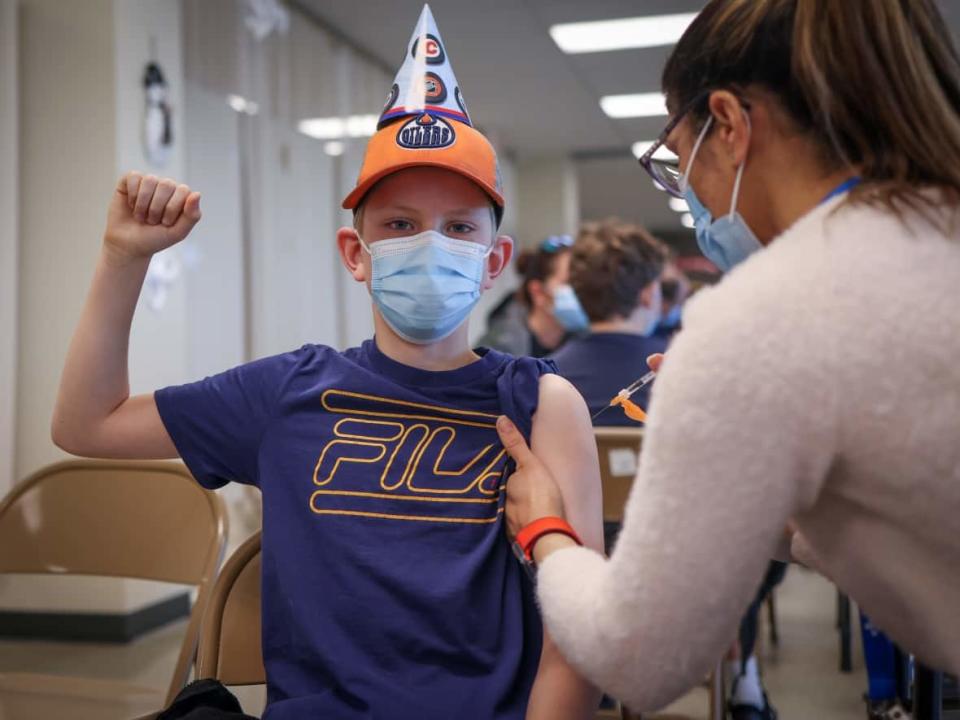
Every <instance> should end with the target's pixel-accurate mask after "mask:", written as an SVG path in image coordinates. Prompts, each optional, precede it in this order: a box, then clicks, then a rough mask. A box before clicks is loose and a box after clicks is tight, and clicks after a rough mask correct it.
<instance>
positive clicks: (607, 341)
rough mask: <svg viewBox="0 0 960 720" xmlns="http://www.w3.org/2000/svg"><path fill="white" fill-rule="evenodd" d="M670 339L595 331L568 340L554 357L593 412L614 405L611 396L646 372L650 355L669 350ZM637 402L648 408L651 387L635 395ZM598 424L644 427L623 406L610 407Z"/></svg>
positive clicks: (563, 374)
mask: <svg viewBox="0 0 960 720" xmlns="http://www.w3.org/2000/svg"><path fill="white" fill-rule="evenodd" d="M666 349H667V340H666V339H665V338H659V337H643V336H642V335H631V334H628V333H612V332H611V333H591V334H590V335H585V336H583V337H578V338H574V339H572V340H570V341H568V342H567V343H566V344H565V345H564V346H563V347H561V348H560V349H559V350H558V351H557V352H555V353H554V354H553V355H551V356H550V359H552V360H553V361H554V362H555V363H556V364H557V368H558V370H559V373H560V375H561V376H563V377H564V378H566V379H567V380H569V381H570V383H571V384H572V385H573V386H574V387H575V388H577V390H579V391H580V394H581V395H583V398H584V400H586V401H587V406H588V407H589V408H590V415H591V416H593V415H595V414H596V413H598V412H600V410H602V409H603V408H604V407H606V406H607V405H609V404H610V400H611V398H613V396H614V395H616V394H617V393H618V392H620V390H622V389H623V388H625V387H627V386H628V385H629V384H630V383H632V382H633V381H634V380H637V379H638V378H640V377H642V376H643V375H645V374H646V373H647V372H648V371H649V370H650V368H649V367H647V356H649V355H652V354H654V353H662V352H666ZM632 399H633V402H635V403H636V404H637V405H639V406H640V407H642V408H643V409H644V410H646V409H647V408H648V406H649V402H650V386H649V385H648V386H647V387H645V388H644V389H643V390H641V391H640V392H638V393H637V394H636V395H634V396H633V398H632ZM596 424H597V425H603V426H608V425H623V426H627V427H640V425H639V424H638V423H637V421H636V420H631V419H630V418H628V417H627V416H626V415H624V414H623V410H621V409H620V408H610V409H609V410H607V411H606V412H605V413H604V414H603V415H601V416H600V417H599V418H597V421H596Z"/></svg>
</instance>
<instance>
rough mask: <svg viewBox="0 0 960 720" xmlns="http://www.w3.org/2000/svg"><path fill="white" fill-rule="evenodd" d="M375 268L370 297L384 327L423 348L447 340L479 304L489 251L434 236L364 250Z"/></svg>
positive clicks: (398, 240)
mask: <svg viewBox="0 0 960 720" xmlns="http://www.w3.org/2000/svg"><path fill="white" fill-rule="evenodd" d="M360 243H361V244H362V245H363V248H364V249H365V250H366V251H367V252H368V253H370V258H371V260H372V264H373V271H372V277H371V279H370V293H371V295H372V296H373V302H374V304H375V305H376V306H377V309H378V310H379V311H380V314H381V315H382V316H383V319H384V320H386V322H387V324H388V325H389V326H390V327H391V328H392V329H393V331H394V332H396V333H397V335H399V336H400V337H402V338H403V339H404V340H407V341H408V342H412V343H416V344H418V345H426V344H429V343H433V342H437V341H439V340H442V339H443V338H445V337H447V336H449V335H450V334H451V333H452V332H453V331H454V330H456V329H457V328H458V327H460V324H461V323H462V322H463V321H464V320H466V318H467V316H468V315H469V314H470V311H471V310H473V307H474V305H476V304H477V301H478V300H479V299H480V287H481V284H482V282H483V271H484V265H485V261H486V259H487V257H488V256H489V255H490V253H491V252H492V251H493V246H492V245H490V246H487V245H481V244H480V243H475V242H469V241H467V240H457V239H456V238H451V237H447V236H446V235H443V234H441V233H439V232H437V231H435V230H427V231H426V232H422V233H419V234H417V235H411V236H408V237H398V238H389V239H386V240H378V241H377V242H375V243H373V244H372V245H369V246H368V245H367V244H366V243H365V242H364V241H363V240H362V239H361V240H360Z"/></svg>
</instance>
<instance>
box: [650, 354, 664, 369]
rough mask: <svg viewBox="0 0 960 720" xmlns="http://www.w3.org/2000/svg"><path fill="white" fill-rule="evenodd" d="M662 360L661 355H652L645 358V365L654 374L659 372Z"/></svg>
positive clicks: (662, 355)
mask: <svg viewBox="0 0 960 720" xmlns="http://www.w3.org/2000/svg"><path fill="white" fill-rule="evenodd" d="M663 358H664V354H663V353H654V354H653V355H650V356H649V357H647V365H648V366H649V367H650V369H651V370H653V371H654V372H660V366H661V365H662V364H663Z"/></svg>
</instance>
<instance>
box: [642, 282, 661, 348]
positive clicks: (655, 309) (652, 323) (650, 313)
mask: <svg viewBox="0 0 960 720" xmlns="http://www.w3.org/2000/svg"><path fill="white" fill-rule="evenodd" d="M644 311H645V312H646V322H645V326H644V330H643V336H644V337H650V336H651V335H653V333H654V332H656V330H657V326H658V325H659V324H660V316H661V314H662V313H663V291H662V290H661V289H660V283H659V281H657V282H656V283H655V284H654V286H653V299H652V300H651V302H650V307H647V308H644Z"/></svg>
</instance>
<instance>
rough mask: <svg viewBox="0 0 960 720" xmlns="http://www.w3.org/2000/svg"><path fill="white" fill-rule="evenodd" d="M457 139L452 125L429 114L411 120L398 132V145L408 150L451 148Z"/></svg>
mask: <svg viewBox="0 0 960 720" xmlns="http://www.w3.org/2000/svg"><path fill="white" fill-rule="evenodd" d="M456 139H457V134H456V133H455V132H454V130H453V126H452V125H451V124H450V123H448V122H447V121H446V120H444V119H443V118H442V117H435V116H433V115H430V114H429V113H423V114H422V115H419V116H417V117H415V118H411V119H410V120H408V121H407V122H405V123H404V124H403V125H401V126H400V130H399V131H398V132H397V145H399V146H400V147H402V148H406V149H407V150H437V149H439V148H445V147H450V146H451V145H453V143H454V142H455V141H456Z"/></svg>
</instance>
